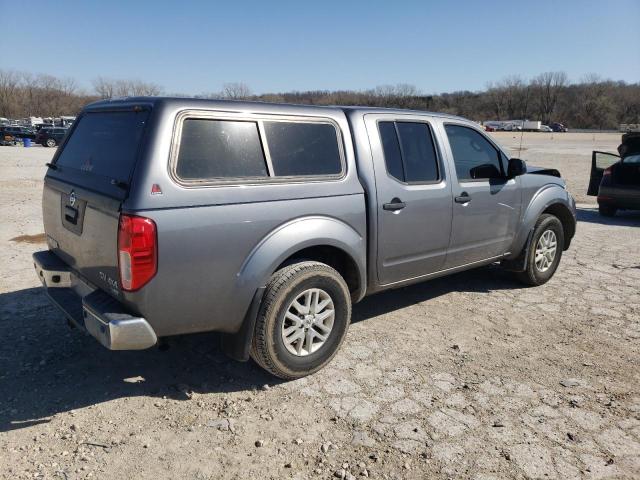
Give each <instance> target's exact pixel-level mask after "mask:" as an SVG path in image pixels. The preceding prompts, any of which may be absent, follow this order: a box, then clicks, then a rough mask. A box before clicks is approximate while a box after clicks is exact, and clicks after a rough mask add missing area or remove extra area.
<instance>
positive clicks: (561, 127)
mask: <svg viewBox="0 0 640 480" xmlns="http://www.w3.org/2000/svg"><path fill="white" fill-rule="evenodd" d="M549 126H550V127H551V130H553V131H554V132H568V131H569V129H568V128H567V127H565V126H564V125H563V124H562V123H558V122H553V123H551V124H549Z"/></svg>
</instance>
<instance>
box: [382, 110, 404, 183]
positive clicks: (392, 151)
mask: <svg viewBox="0 0 640 480" xmlns="http://www.w3.org/2000/svg"><path fill="white" fill-rule="evenodd" d="M378 128H379V129H380V140H382V149H383V151H384V162H385V164H386V165H387V172H389V175H391V176H392V177H394V178H397V179H398V180H400V181H401V182H404V168H403V167H402V155H401V154H400V144H399V143H398V134H397V133H396V124H395V122H380V123H379V124H378Z"/></svg>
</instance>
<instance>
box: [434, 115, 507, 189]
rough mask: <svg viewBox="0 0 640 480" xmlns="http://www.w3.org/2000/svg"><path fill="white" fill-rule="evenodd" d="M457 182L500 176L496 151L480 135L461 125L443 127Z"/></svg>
mask: <svg viewBox="0 0 640 480" xmlns="http://www.w3.org/2000/svg"><path fill="white" fill-rule="evenodd" d="M445 130H446V132H447V137H448V138H449V145H451V152H452V153H453V160H454V162H455V165H456V174H457V176H458V180H475V179H482V178H497V177H501V176H502V167H501V165H500V162H501V160H500V155H499V152H498V150H496V148H495V147H494V146H493V145H492V144H491V142H489V140H487V139H486V138H485V137H484V136H483V135H482V134H480V133H478V132H476V131H475V130H474V129H472V128H468V127H463V126H461V125H445Z"/></svg>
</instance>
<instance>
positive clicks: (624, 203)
mask: <svg viewBox="0 0 640 480" xmlns="http://www.w3.org/2000/svg"><path fill="white" fill-rule="evenodd" d="M618 153H619V155H616V154H614V153H607V152H597V151H594V152H593V153H592V154H591V178H590V179H589V189H588V190H587V195H597V196H598V211H599V212H600V214H601V215H603V216H605V217H612V216H614V215H615V214H616V212H617V211H618V210H640V132H631V133H625V134H624V135H622V143H621V144H620V146H619V147H618Z"/></svg>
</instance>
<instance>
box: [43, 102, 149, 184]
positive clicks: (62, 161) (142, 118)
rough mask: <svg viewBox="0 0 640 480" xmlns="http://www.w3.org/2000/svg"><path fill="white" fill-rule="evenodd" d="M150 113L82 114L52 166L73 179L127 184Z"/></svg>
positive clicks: (143, 110) (145, 111)
mask: <svg viewBox="0 0 640 480" xmlns="http://www.w3.org/2000/svg"><path fill="white" fill-rule="evenodd" d="M148 117H149V110H146V109H136V110H124V111H95V112H86V113H84V114H83V115H82V116H81V117H80V118H79V119H78V121H77V122H76V125H74V127H73V131H72V132H71V134H70V135H69V137H68V139H67V140H66V142H65V143H64V144H63V145H62V147H61V148H62V150H61V151H60V152H59V154H58V155H57V158H56V160H55V166H56V167H58V168H59V169H60V170H61V171H64V170H67V169H71V170H73V171H74V176H76V175H78V174H81V175H85V176H100V177H105V178H107V179H109V180H112V181H113V182H116V183H117V182H124V183H128V182H129V180H130V177H131V174H132V172H133V168H134V167H135V164H136V159H137V157H138V150H139V148H140V144H141V140H142V137H143V134H144V129H145V126H146V123H147V119H148Z"/></svg>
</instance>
